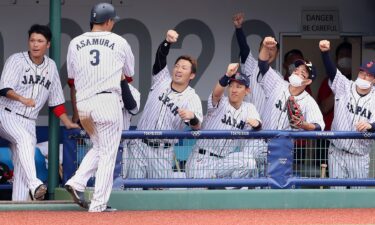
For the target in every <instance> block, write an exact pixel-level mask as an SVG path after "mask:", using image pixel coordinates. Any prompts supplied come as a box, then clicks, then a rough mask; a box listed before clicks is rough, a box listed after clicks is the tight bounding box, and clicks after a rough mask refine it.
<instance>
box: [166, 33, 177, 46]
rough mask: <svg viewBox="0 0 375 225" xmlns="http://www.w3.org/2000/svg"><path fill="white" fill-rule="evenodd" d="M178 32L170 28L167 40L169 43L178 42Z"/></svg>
mask: <svg viewBox="0 0 375 225" xmlns="http://www.w3.org/2000/svg"><path fill="white" fill-rule="evenodd" d="M177 38H178V33H177V32H176V31H175V30H168V32H167V35H166V37H165V40H166V41H168V42H169V43H175V42H177Z"/></svg>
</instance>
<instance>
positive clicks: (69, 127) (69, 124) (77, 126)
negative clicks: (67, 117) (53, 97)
mask: <svg viewBox="0 0 375 225" xmlns="http://www.w3.org/2000/svg"><path fill="white" fill-rule="evenodd" d="M65 127H66V129H81V127H80V126H79V125H78V124H77V123H73V122H71V121H70V123H67V124H66V125H65Z"/></svg>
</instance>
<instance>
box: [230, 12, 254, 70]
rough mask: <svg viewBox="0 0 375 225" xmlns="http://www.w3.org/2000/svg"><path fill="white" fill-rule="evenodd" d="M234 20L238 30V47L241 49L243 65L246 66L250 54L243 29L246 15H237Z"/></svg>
mask: <svg viewBox="0 0 375 225" xmlns="http://www.w3.org/2000/svg"><path fill="white" fill-rule="evenodd" d="M232 20H233V24H234V27H235V28H236V38H237V44H238V47H239V48H240V57H241V63H242V64H244V63H245V62H246V59H247V57H248V56H249V53H250V47H249V45H248V44H247V41H246V36H245V33H244V32H243V29H242V23H243V20H244V14H243V13H237V14H235V15H234V16H233V18H232Z"/></svg>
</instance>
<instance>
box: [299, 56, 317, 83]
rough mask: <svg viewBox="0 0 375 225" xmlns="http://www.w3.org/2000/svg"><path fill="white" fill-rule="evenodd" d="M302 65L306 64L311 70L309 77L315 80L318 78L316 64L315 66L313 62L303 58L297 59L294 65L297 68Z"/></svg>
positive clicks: (308, 69)
mask: <svg viewBox="0 0 375 225" xmlns="http://www.w3.org/2000/svg"><path fill="white" fill-rule="evenodd" d="M300 65H305V66H306V69H307V71H308V72H309V79H311V80H314V79H315V78H316V69H315V66H313V65H312V63H311V62H309V61H305V60H302V59H297V60H296V61H294V66H295V67H296V68H297V67H299V66H300Z"/></svg>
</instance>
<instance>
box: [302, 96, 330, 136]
mask: <svg viewBox="0 0 375 225" xmlns="http://www.w3.org/2000/svg"><path fill="white" fill-rule="evenodd" d="M309 100H310V101H309V103H308V104H306V112H305V115H304V116H305V120H306V122H308V123H316V124H319V126H320V127H321V128H322V130H324V128H325V124H324V120H323V115H322V112H321V111H320V109H319V106H318V104H317V103H316V102H315V100H314V99H313V98H312V97H311V96H310V98H309Z"/></svg>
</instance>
